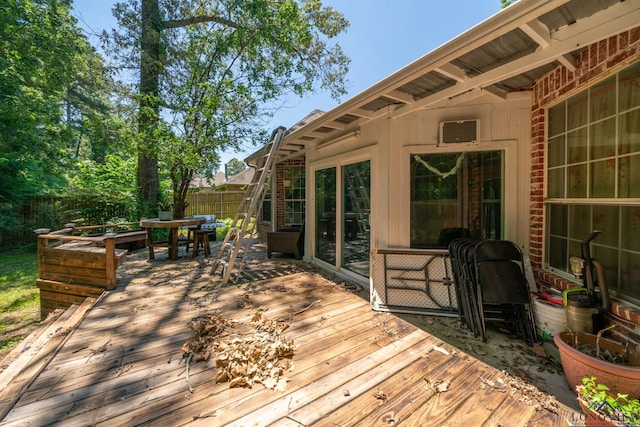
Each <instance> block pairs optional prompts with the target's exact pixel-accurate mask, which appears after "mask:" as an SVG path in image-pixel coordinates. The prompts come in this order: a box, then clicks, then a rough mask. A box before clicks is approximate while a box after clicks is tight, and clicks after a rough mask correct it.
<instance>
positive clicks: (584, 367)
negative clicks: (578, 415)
mask: <svg viewBox="0 0 640 427" xmlns="http://www.w3.org/2000/svg"><path fill="white" fill-rule="evenodd" d="M576 338H577V342H578V344H582V345H587V346H591V347H593V348H596V340H597V336H596V335H593V334H588V333H584V332H561V333H559V334H557V335H556V336H555V337H554V342H555V344H556V346H558V350H559V351H560V360H561V362H562V369H563V370H564V375H565V377H566V378H567V382H568V383H569V386H570V387H571V389H573V390H575V388H576V386H578V385H581V384H582V378H584V377H585V375H587V376H593V377H596V378H597V382H598V383H600V384H605V385H607V387H609V390H610V391H611V393H612V394H614V395H615V394H616V393H621V394H628V395H629V396H630V397H635V398H637V397H639V396H640V354H638V353H637V352H635V351H634V350H631V349H628V350H627V351H626V354H625V349H624V347H623V346H622V345H621V344H619V343H616V342H614V341H611V340H608V339H606V338H600V342H599V345H600V349H605V350H608V351H609V352H611V353H612V354H625V359H626V360H627V362H628V363H629V364H628V365H622V364H616V363H611V362H607V361H605V360H600V359H597V358H595V357H593V356H590V355H588V354H586V353H583V352H581V351H579V350H577V349H575V348H574V342H575V339H576Z"/></svg>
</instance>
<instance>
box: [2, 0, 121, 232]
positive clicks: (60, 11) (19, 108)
mask: <svg viewBox="0 0 640 427" xmlns="http://www.w3.org/2000/svg"><path fill="white" fill-rule="evenodd" d="M70 11H71V3H70V1H69V0H5V1H3V2H2V3H1V4H0V176H2V177H3V178H4V182H3V185H2V187H0V231H3V230H12V229H16V228H18V227H20V226H21V223H20V219H19V214H18V208H19V207H20V206H21V205H22V202H23V200H24V199H26V198H27V197H29V196H33V195H36V194H44V193H53V192H55V191H57V190H58V189H60V188H63V187H64V186H65V185H66V174H67V172H68V171H69V170H70V169H71V168H73V160H74V157H77V155H78V153H79V151H80V150H79V143H80V140H81V139H82V137H81V135H85V136H87V135H90V136H91V138H92V139H94V140H98V139H100V132H99V130H102V131H104V130H105V128H104V126H103V125H101V124H104V123H107V122H108V120H105V115H104V114H106V113H108V103H109V97H110V88H108V87H106V86H101V83H99V82H101V81H102V80H101V78H102V76H104V75H105V72H104V70H103V69H102V67H101V64H102V62H101V59H100V57H99V56H98V55H97V54H96V53H95V51H94V50H93V48H92V47H91V45H90V44H89V43H88V42H87V40H86V38H85V37H84V36H83V34H82V32H81V30H80V29H79V28H78V26H77V22H76V20H75V18H74V17H73V16H72V15H71V12H70ZM99 111H100V115H99V116H98V112H99ZM90 116H93V119H91V117H90ZM107 133H108V132H104V133H103V134H102V135H103V136H104V135H106V134H107ZM101 142H102V140H100V141H96V144H101ZM96 146H97V145H96ZM103 146H108V144H103ZM91 147H93V145H91ZM88 151H92V148H89V150H88Z"/></svg>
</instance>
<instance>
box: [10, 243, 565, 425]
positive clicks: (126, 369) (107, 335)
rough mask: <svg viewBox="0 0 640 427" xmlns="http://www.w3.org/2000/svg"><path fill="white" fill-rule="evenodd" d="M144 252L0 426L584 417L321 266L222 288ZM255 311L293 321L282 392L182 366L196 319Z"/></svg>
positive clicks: (537, 421) (554, 421) (202, 264)
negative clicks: (544, 404)
mask: <svg viewBox="0 0 640 427" xmlns="http://www.w3.org/2000/svg"><path fill="white" fill-rule="evenodd" d="M145 255H146V254H143V255H142V256H139V255H138V256H137V258H136V256H135V255H134V256H133V257H130V259H129V260H128V261H127V264H126V268H125V269H124V270H123V269H122V268H121V269H119V270H118V272H119V275H120V277H119V278H118V283H119V286H118V288H117V289H116V290H114V291H110V292H107V293H106V294H104V295H103V297H102V298H99V299H97V300H96V301H95V303H94V305H93V307H91V309H90V310H88V311H87V312H86V314H83V316H84V318H83V319H82V320H81V322H80V323H79V324H78V326H77V328H75V330H74V331H72V332H69V333H68V335H66V336H65V337H64V338H63V339H60V340H59V341H60V342H61V343H62V345H61V346H60V347H58V349H57V350H56V351H55V352H52V353H51V354H50V356H49V358H50V360H49V359H47V360H46V363H42V366H44V369H42V370H41V371H40V372H35V374H36V375H35V378H34V379H33V380H32V381H31V380H28V381H26V380H25V379H24V378H23V379H21V381H22V382H21V383H20V386H19V387H14V388H15V389H16V390H19V392H18V391H16V393H14V394H15V396H14V399H13V400H10V399H9V400H5V401H4V402H3V401H0V404H3V403H4V404H5V405H7V404H8V405H9V406H10V408H11V409H10V410H9V411H8V413H7V415H6V417H5V418H4V419H3V420H2V422H1V423H0V425H2V426H24V425H37V426H42V425H53V424H57V425H64V426H85V425H110V426H115V425H127V426H128V425H162V426H164V425H170V426H178V425H184V424H189V425H206V426H221V425H234V426H253V425H255V426H266V425H278V426H301V425H322V426H325V425H329V426H334V425H339V426H352V425H363V426H368V425H375V426H378V425H385V426H390V425H407V426H415V425H425V426H427V425H428V426H432V425H460V426H469V425H487V426H498V425H503V426H516V425H528V426H533V425H545V426H546V425H550V426H551V425H567V424H568V420H571V419H576V418H575V417H577V415H576V414H575V413H574V412H573V411H572V410H571V409H569V408H567V407H564V406H562V405H559V406H558V407H557V410H556V413H553V412H551V411H549V410H547V409H545V408H539V407H536V405H535V402H527V401H526V399H524V398H523V396H522V395H521V394H520V392H519V391H518V390H517V389H515V388H512V387H510V385H509V379H508V377H507V376H506V375H507V374H504V373H501V372H500V371H498V370H497V369H495V368H493V367H490V366H488V365H486V364H484V363H483V362H481V361H479V360H476V359H474V358H473V357H471V356H469V355H467V354H465V353H464V352H463V351H461V350H459V349H456V348H453V347H452V346H450V345H448V344H447V343H444V342H442V341H440V340H438V339H437V338H435V337H433V336H431V335H430V334H428V333H427V332H425V331H423V330H421V329H418V328H416V327H415V326H413V325H412V324H410V323H408V322H406V321H404V320H401V319H400V318H398V317H396V316H394V315H393V314H390V313H379V312H375V311H373V310H372V309H371V308H370V305H369V303H368V300H367V298H366V297H367V295H357V294H354V293H351V292H349V291H348V290H345V289H344V288H343V287H340V286H338V285H337V284H335V283H333V282H331V281H328V280H326V279H324V278H322V277H321V276H320V275H317V274H314V273H310V272H292V273H291V274H288V275H284V276H281V277H274V278H272V279H266V280H260V281H257V282H252V283H249V284H245V285H242V286H229V287H226V288H221V289H216V287H215V285H214V284H212V282H211V277H210V276H209V275H208V272H209V265H208V264H207V261H204V260H203V259H202V258H199V259H195V260H191V259H190V257H189V258H186V259H184V258H181V259H180V260H178V261H177V262H171V261H168V260H166V259H160V260H155V261H149V260H148V259H146V256H145ZM281 273H282V272H281ZM273 276H278V274H274V275H273ZM361 294H363V292H361ZM257 311H261V312H262V314H263V316H264V317H267V318H269V319H274V320H276V319H279V320H285V321H286V322H287V323H288V324H289V327H288V329H287V330H286V332H285V333H286V335H287V337H288V338H290V339H293V341H294V343H295V346H296V351H295V354H294V355H293V357H292V361H293V363H294V365H293V369H292V370H291V371H290V372H288V383H287V387H286V390H285V391H284V392H279V391H273V390H269V389H266V388H265V387H263V386H262V385H260V384H256V385H254V386H253V387H252V388H229V384H228V383H216V381H215V376H216V368H215V361H214V359H213V358H212V359H211V360H210V361H209V362H198V363H195V364H192V365H191V366H190V368H189V369H188V370H187V367H186V360H185V359H184V358H183V352H182V351H181V347H182V345H183V344H184V343H185V341H187V340H188V339H189V338H191V337H192V336H193V331H192V330H191V329H190V327H189V322H190V321H191V320H192V319H193V318H196V317H198V316H202V315H206V314H213V313H218V314H221V315H222V316H224V317H225V318H227V319H235V320H238V321H241V322H242V321H244V322H247V321H248V320H249V319H250V318H251V317H252V316H253V315H254V314H255V313H256V312H257ZM76 317H77V316H76ZM16 362H18V361H16ZM32 363H36V362H32ZM8 369H11V367H9V368H8ZM187 375H188V378H187ZM22 384H23V385H22ZM5 385H6V384H5ZM190 385H191V386H192V387H193V391H189V386H190ZM14 401H15V402H14ZM0 414H1V412H0Z"/></svg>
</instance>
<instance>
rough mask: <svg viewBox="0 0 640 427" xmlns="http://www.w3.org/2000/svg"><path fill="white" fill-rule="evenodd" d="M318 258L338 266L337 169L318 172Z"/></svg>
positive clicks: (316, 194)
mask: <svg viewBox="0 0 640 427" xmlns="http://www.w3.org/2000/svg"><path fill="white" fill-rule="evenodd" d="M315 187H316V188H315V196H316V206H315V208H316V224H315V225H316V227H315V229H316V248H315V249H316V251H315V252H316V257H317V258H318V259H321V260H323V261H326V262H328V263H329V264H332V265H336V200H337V199H336V168H335V167H333V168H327V169H320V170H317V171H316V173H315Z"/></svg>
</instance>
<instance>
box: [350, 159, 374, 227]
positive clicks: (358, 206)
mask: <svg viewBox="0 0 640 427" xmlns="http://www.w3.org/2000/svg"><path fill="white" fill-rule="evenodd" d="M345 178H346V181H347V182H346V183H347V188H346V190H347V197H349V200H350V201H351V207H352V208H353V210H354V213H355V214H356V215H357V217H358V228H359V232H360V233H366V231H367V225H366V224H365V221H364V219H365V217H366V218H367V220H368V218H369V213H370V211H371V202H370V200H369V188H368V187H366V186H365V184H364V181H363V179H362V176H361V175H360V171H359V170H358V169H357V166H355V165H349V166H347V168H346V169H345ZM367 222H368V221H367Z"/></svg>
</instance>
